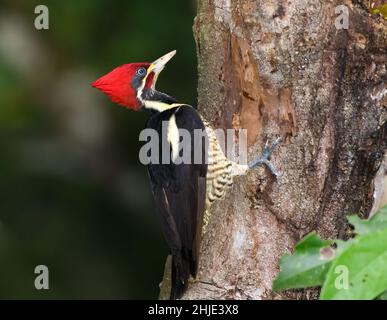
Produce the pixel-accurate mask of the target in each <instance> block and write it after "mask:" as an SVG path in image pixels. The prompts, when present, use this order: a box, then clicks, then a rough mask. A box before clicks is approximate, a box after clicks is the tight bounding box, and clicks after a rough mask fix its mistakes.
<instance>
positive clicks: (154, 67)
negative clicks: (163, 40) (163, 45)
mask: <svg viewBox="0 0 387 320" xmlns="http://www.w3.org/2000/svg"><path fill="white" fill-rule="evenodd" d="M175 54H176V50H173V51H171V52H169V53H167V54H165V55H163V56H162V57H161V58H158V59H157V60H155V61H153V62H152V63H151V65H150V66H149V68H148V72H147V76H146V77H148V75H149V74H150V73H152V72H153V73H154V77H153V83H152V88H153V89H154V87H155V85H156V81H157V77H158V76H159V74H160V72H161V71H163V69H164V68H165V66H166V64H167V63H168V62H169V60H171V59H172V58H173V57H174V55H175ZM146 77H145V78H146Z"/></svg>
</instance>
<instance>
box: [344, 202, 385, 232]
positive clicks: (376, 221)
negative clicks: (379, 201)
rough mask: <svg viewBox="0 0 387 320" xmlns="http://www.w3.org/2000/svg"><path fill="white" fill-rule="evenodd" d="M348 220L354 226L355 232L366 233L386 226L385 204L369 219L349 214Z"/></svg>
mask: <svg viewBox="0 0 387 320" xmlns="http://www.w3.org/2000/svg"><path fill="white" fill-rule="evenodd" d="M348 221H349V223H350V224H352V225H353V226H354V227H355V232H356V233H357V234H366V233H369V232H372V231H377V230H381V229H384V228H387V206H384V207H383V208H382V209H380V210H379V211H378V212H376V213H375V215H373V216H372V217H371V219H368V220H363V219H360V218H359V217H358V216H356V215H354V216H349V217H348Z"/></svg>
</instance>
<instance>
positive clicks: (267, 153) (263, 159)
mask: <svg viewBox="0 0 387 320" xmlns="http://www.w3.org/2000/svg"><path fill="white" fill-rule="evenodd" d="M281 142H282V138H281V137H279V138H277V139H276V140H275V141H274V143H273V144H272V145H271V146H270V147H268V140H266V143H265V147H264V149H263V152H262V155H261V156H260V157H259V158H258V159H255V160H253V161H251V162H250V163H249V169H252V168H255V167H257V166H260V165H263V164H264V165H266V166H267V168H268V169H269V170H270V172H271V173H272V174H273V176H275V177H279V176H280V173H279V172H278V171H277V170H276V169H275V168H274V167H273V165H272V164H271V163H270V161H269V159H270V157H271V154H272V153H273V151H274V150H275V149H276V148H277V147H278V145H279V144H280V143H281Z"/></svg>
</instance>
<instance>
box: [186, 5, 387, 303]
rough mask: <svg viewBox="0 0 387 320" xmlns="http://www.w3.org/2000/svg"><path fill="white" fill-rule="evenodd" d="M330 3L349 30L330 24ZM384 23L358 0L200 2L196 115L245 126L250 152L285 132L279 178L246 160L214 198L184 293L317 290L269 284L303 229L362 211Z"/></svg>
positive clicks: (378, 120) (379, 97) (382, 134)
mask: <svg viewBox="0 0 387 320" xmlns="http://www.w3.org/2000/svg"><path fill="white" fill-rule="evenodd" d="M367 2H368V1H367ZM338 5H345V6H346V7H347V8H348V10H349V28H348V29H337V27H336V26H335V20H336V18H337V17H338V16H339V13H335V7H336V6H338ZM386 26H387V24H386V21H385V20H383V18H381V17H374V16H371V15H370V14H369V13H368V10H367V7H366V6H365V5H364V4H362V3H361V1H317V0H308V1H306V0H293V1H284V0H282V1H261V0H256V1H253V0H232V1H231V0H200V1H199V5H198V14H197V17H196V19H195V25H194V34H195V37H196V42H197V50H198V60H199V88H198V92H199V104H198V107H199V110H200V112H201V114H202V115H203V116H204V117H205V118H206V119H208V120H209V121H210V122H211V123H212V125H213V126H214V127H215V128H223V129H227V128H235V129H239V128H244V129H247V133H248V146H249V157H250V158H251V159H252V158H254V157H257V156H258V155H259V153H260V152H261V150H262V146H263V145H264V143H265V141H266V140H267V139H268V140H269V141H271V142H272V141H273V140H274V139H275V137H277V136H282V137H284V138H285V142H284V143H283V144H282V145H281V146H280V148H279V149H278V150H277V151H275V152H274V154H273V156H272V163H273V164H274V166H275V167H276V168H277V170H279V171H280V172H281V176H280V177H279V178H277V179H275V178H273V177H272V176H271V175H270V174H269V173H268V171H267V170H266V169H265V168H260V169H257V170H252V171H251V172H250V173H249V174H248V175H247V176H245V177H240V178H238V179H236V181H235V184H234V186H233V188H232V189H231V190H229V191H228V192H227V195H226V198H225V199H224V200H221V201H218V202H217V203H215V204H214V205H213V207H212V208H211V210H212V216H211V220H210V222H209V225H208V228H207V229H208V231H207V233H206V235H205V237H204V239H203V241H202V251H201V262H200V273H199V276H198V279H197V280H196V281H195V282H193V283H192V284H191V285H190V288H189V290H188V292H187V293H186V294H185V296H184V298H187V299H206V298H208V299H219V298H220V299H222V298H226V299H273V298H275V299H276V298H278V299H281V298H315V297H316V291H301V290H299V291H293V292H287V293H283V294H278V293H274V292H273V291H272V282H273V280H274V278H275V277H276V275H277V273H278V271H279V269H278V262H279V258H280V257H281V256H282V255H283V254H284V253H290V252H291V251H292V249H293V247H294V245H295V243H296V242H297V241H298V240H300V238H301V237H303V236H304V235H305V234H307V233H309V232H311V231H313V230H315V231H317V232H318V233H319V234H320V235H321V236H322V237H324V238H337V237H339V238H346V237H348V236H349V231H350V229H349V226H348V224H347V222H346V215H347V214H348V213H359V214H360V215H361V216H363V217H366V216H367V215H368V214H369V213H370V210H371V208H372V207H373V205H374V193H375V192H374V190H375V189H376V186H375V184H374V177H375V176H376V175H377V174H376V173H377V172H378V169H379V168H380V167H381V162H382V159H383V154H384V152H385V150H386V138H387V136H386V119H387V116H386V115H387V112H386V111H387V109H386V104H387V103H386V92H387V89H386V85H385V83H384V80H386V66H385V62H386V61H387V55H386V48H387V43H386V34H387V27H386ZM385 167H387V166H386V164H384V166H383V168H385ZM379 173H380V170H379ZM382 176H385V172H384V171H383V172H382ZM385 180H386V179H383V178H382V179H381V181H385ZM379 189H380V186H379ZM379 191H380V190H379Z"/></svg>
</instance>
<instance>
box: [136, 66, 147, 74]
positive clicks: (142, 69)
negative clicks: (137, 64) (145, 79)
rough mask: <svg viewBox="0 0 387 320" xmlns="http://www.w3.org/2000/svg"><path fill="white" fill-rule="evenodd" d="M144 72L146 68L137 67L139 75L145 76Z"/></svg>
mask: <svg viewBox="0 0 387 320" xmlns="http://www.w3.org/2000/svg"><path fill="white" fill-rule="evenodd" d="M145 73H146V70H145V68H144V67H141V68H139V69H138V70H137V74H138V75H139V76H145Z"/></svg>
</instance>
